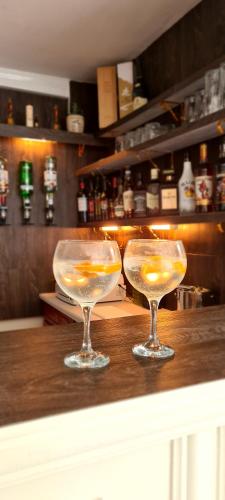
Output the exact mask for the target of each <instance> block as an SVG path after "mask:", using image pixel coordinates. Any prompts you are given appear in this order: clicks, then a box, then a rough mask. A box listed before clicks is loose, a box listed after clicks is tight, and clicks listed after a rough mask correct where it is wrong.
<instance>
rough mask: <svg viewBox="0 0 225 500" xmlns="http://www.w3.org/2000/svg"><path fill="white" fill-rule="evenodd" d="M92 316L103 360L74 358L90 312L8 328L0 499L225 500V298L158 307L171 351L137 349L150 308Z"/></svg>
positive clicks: (0, 386)
mask: <svg viewBox="0 0 225 500" xmlns="http://www.w3.org/2000/svg"><path fill="white" fill-rule="evenodd" d="M91 327H92V328H91V329H92V340H93V347H94V348H96V349H102V350H103V351H104V352H106V353H108V354H109V355H110V358H111V364H110V366H109V367H107V368H105V369H102V370H99V371H98V370H95V371H76V370H70V369H68V368H66V367H65V366H64V364H63V357H64V356H65V354H66V353H68V352H71V351H72V350H74V349H79V348H80V345H81V340H82V325H81V324H74V325H65V326H64V325H60V326H53V327H43V328H37V329H32V330H23V331H15V332H5V333H1V334H0V370H1V382H0V425H1V427H0V457H1V458H0V498H1V500H10V499H11V498H16V499H17V500H18V499H20V498H21V499H22V498H23V499H25V500H27V499H28V498H29V499H30V498H32V500H36V499H37V498H40V496H42V498H43V499H46V500H51V499H53V498H54V500H64V499H65V500H72V499H74V498H76V500H96V499H99V500H115V499H119V500H128V499H129V500H138V499H140V500H147V499H149V498H153V499H154V500H201V499H203V498H204V500H216V499H219V500H224V498H225V480H224V474H223V470H224V466H225V306H216V307H210V308H204V309H197V310H193V311H190V310H187V311H183V312H165V311H162V312H159V335H160V339H161V340H162V341H163V342H164V343H168V344H170V345H171V346H172V347H174V348H175V351H176V355H175V358H174V359H171V360H168V361H153V360H140V359H135V358H134V357H133V355H132V353H131V347H132V346H133V345H134V344H135V343H137V342H140V341H143V340H144V339H145V338H146V336H147V334H148V329H149V320H148V317H146V316H135V317H129V318H120V319H113V320H105V321H98V322H93V323H92V325H91ZM12 424H13V425H12ZM203 465H204V466H203ZM159 470H160V477H161V480H160V481H159V476H158V474H159ZM146 475H147V476H146ZM112 477H113V478H114V480H113V481H112ZM144 478H147V483H145V480H144ZM37 484H39V486H38V489H36V486H37ZM214 490H215V491H217V493H216V494H218V496H215V497H214V496H213V495H214V493H213V492H214ZM31 491H32V493H31ZM184 491H185V492H186V493H185V495H186V496H185V495H184V493H182V492H184ZM218 492H219V493H218ZM219 495H220V496H219Z"/></svg>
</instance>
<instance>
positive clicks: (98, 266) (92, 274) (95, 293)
mask: <svg viewBox="0 0 225 500" xmlns="http://www.w3.org/2000/svg"><path fill="white" fill-rule="evenodd" d="M53 272H54V276H55V279H56V281H57V283H58V285H59V286H60V288H62V290H63V291H64V292H65V293H66V294H67V295H69V297H71V298H73V299H74V300H75V301H76V302H78V304H79V305H80V306H81V308H82V311H83V317H84V335H83V343H82V347H81V350H80V351H79V352H72V353H71V354H68V355H67V356H66V357H65V358H64V363H65V365H66V366H68V367H69V368H82V369H83V368H102V367H103V366H106V365H108V363H109V356H107V355H106V354H103V353H101V352H96V351H94V350H93V349H92V345H91V337H90V319H91V311H92V309H93V307H94V305H95V304H96V302H97V301H98V300H100V299H102V298H103V297H105V295H108V293H109V292H111V291H112V290H113V288H114V287H115V286H116V284H117V282H118V281H119V277H120V272H121V257H120V251H119V247H118V245H117V243H116V242H115V241H105V240H104V241H102V240H100V241H92V240H90V241H88V240H83V241H82V240H64V241H59V242H58V244H57V247H56V250H55V254H54V260H53Z"/></svg>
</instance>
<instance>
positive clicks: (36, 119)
mask: <svg viewBox="0 0 225 500" xmlns="http://www.w3.org/2000/svg"><path fill="white" fill-rule="evenodd" d="M34 127H35V128H38V127H39V120H38V117H37V116H35V118H34Z"/></svg>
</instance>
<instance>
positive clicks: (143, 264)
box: [124, 239, 187, 359]
mask: <svg viewBox="0 0 225 500" xmlns="http://www.w3.org/2000/svg"><path fill="white" fill-rule="evenodd" d="M186 267H187V260H186V254H185V250H184V247H183V243H182V242H181V241H169V240H147V239H146V240H130V241H128V243H127V246H126V250H125V255H124V270H125V273H126V276H127V279H128V281H129V282H130V283H131V285H133V287H134V288H136V289H137V290H138V291H139V292H141V293H143V294H144V295H145V296H146V297H147V299H148V301H149V306H150V309H151V328H150V335H149V337H148V339H147V341H146V342H145V343H144V344H137V345H135V346H134V347H133V349H132V350H133V353H134V354H135V355H136V356H141V357H149V358H157V359H166V358H170V357H172V356H173V355H174V350H173V349H172V348H171V347H169V346H167V345H164V344H161V343H160V341H159V338H158V335H157V329H156V324H157V309H158V305H159V302H160V300H161V298H162V297H163V296H164V295H166V294H167V293H169V292H172V290H174V289H175V288H176V287H177V286H178V285H179V284H180V282H181V281H182V279H183V277H184V275H185V272H186Z"/></svg>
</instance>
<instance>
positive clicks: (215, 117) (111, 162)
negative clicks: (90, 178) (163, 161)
mask: <svg viewBox="0 0 225 500" xmlns="http://www.w3.org/2000/svg"><path fill="white" fill-rule="evenodd" d="M223 120H225V109H222V110H220V111H217V112H216V113H213V114H211V115H208V116H204V118H201V119H200V120H198V121H196V122H193V123H188V124H185V125H182V126H181V127H178V128H177V129H175V130H172V131H170V132H168V133H167V134H164V135H161V136H159V137H156V138H155V139H151V140H150V141H147V142H145V143H143V144H139V145H138V146H136V147H134V148H131V149H129V150H127V151H121V152H120V153H115V154H113V155H110V156H107V157H106V158H102V159H101V160H98V161H96V162H94V163H91V164H89V165H86V166H85V167H81V168H79V169H78V170H77V171H76V175H77V176H79V175H88V174H90V173H95V172H96V173H97V172H105V173H109V172H113V171H114V170H120V169H123V168H126V167H127V166H128V165H129V166H131V165H136V164H139V163H142V162H143V161H146V160H150V159H153V158H157V157H159V156H162V155H164V154H167V153H169V152H171V151H177V150H179V149H183V148H186V147H189V146H192V145H193V144H198V143H199V142H201V141H207V140H209V139H213V138H214V137H217V136H218V130H217V124H218V122H221V121H223Z"/></svg>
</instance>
